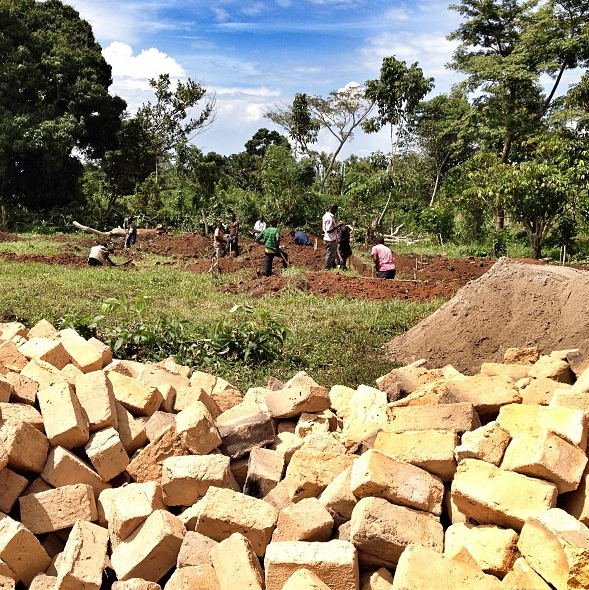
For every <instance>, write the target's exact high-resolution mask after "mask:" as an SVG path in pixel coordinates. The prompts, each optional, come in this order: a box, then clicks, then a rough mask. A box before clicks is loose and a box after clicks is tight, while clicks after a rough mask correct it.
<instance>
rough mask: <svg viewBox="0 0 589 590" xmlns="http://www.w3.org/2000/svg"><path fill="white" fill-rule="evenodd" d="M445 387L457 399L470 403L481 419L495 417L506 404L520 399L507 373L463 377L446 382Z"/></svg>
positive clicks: (517, 401)
mask: <svg viewBox="0 0 589 590" xmlns="http://www.w3.org/2000/svg"><path fill="white" fill-rule="evenodd" d="M446 388H447V389H448V391H449V392H450V393H451V394H452V395H454V396H456V399H458V400H459V401H461V402H468V403H471V404H472V405H473V406H474V408H475V410H476V412H477V414H478V415H479V416H480V417H481V419H483V420H488V419H490V418H495V417H496V416H497V413H498V412H499V409H500V408H501V407H503V406H505V405H507V404H515V403H520V402H521V401H522V398H521V395H520V393H519V390H518V388H517V387H516V386H515V384H514V381H513V379H512V378H511V377H508V376H507V375H496V376H489V375H485V374H479V375H474V376H472V377H464V378H463V379H457V380H454V381H450V382H448V383H447V384H446Z"/></svg>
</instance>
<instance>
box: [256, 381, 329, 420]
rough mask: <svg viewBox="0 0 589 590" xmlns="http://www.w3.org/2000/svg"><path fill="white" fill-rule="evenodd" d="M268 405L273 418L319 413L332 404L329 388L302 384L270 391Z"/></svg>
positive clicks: (267, 397) (267, 396)
mask: <svg viewBox="0 0 589 590" xmlns="http://www.w3.org/2000/svg"><path fill="white" fill-rule="evenodd" d="M266 405H267V406H268V411H269V413H270V415H271V416H272V417H273V418H279V419H280V418H294V417H296V416H300V415H301V414H302V413H304V412H306V413H317V412H323V411H324V410H327V409H328V408H329V406H330V405H331V401H330V399H329V390H328V389H326V388H325V387H321V386H319V385H302V386H299V387H289V388H285V389H280V390H279V391H269V392H268V394H267V395H266Z"/></svg>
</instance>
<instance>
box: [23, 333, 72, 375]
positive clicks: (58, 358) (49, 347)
mask: <svg viewBox="0 0 589 590" xmlns="http://www.w3.org/2000/svg"><path fill="white" fill-rule="evenodd" d="M18 351H19V352H20V353H21V354H23V355H24V356H26V357H27V358H28V359H29V360H31V359H37V360H41V361H45V362H46V363H49V364H50V365H52V366H54V367H55V368H56V369H58V370H61V369H63V368H64V367H65V366H66V365H67V364H68V363H69V362H70V355H69V354H68V352H67V350H66V349H65V348H64V346H63V344H62V343H61V342H57V341H56V340H53V339H52V338H31V339H30V340H27V341H26V342H25V343H24V344H21V346H19V347H18Z"/></svg>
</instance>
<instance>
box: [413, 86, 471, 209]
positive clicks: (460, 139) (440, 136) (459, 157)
mask: <svg viewBox="0 0 589 590" xmlns="http://www.w3.org/2000/svg"><path fill="white" fill-rule="evenodd" d="M470 115H471V108H470V105H469V104H468V101H467V100H466V98H465V97H464V95H463V94H462V93H460V92H453V93H452V94H451V95H450V96H448V95H447V94H439V95H438V96H435V97H434V98H432V99H431V100H429V101H425V102H421V103H420V104H419V106H418V107H417V108H416V109H415V112H414V115H413V119H412V121H411V128H412V130H413V133H414V135H415V138H416V142H417V145H418V147H419V149H420V150H421V152H422V153H423V156H424V158H425V159H426V161H427V162H428V163H429V164H430V166H431V169H432V171H433V182H432V184H433V187H432V190H431V198H430V202H429V205H430V207H431V206H432V205H433V204H434V201H435V199H436V195H437V193H438V189H439V187H440V183H441V181H442V178H443V176H444V175H445V174H446V172H447V171H448V170H449V169H450V168H453V167H454V166H457V165H458V164H460V163H461V162H463V161H464V160H466V158H468V157H469V156H470V155H472V153H473V151H474V137H473V133H472V127H471V126H470Z"/></svg>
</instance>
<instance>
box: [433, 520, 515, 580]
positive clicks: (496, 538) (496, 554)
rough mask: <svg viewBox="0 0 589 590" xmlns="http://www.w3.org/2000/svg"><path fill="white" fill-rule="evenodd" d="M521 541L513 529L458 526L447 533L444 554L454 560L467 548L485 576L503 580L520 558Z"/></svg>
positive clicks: (488, 526) (454, 526) (450, 528)
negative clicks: (459, 552) (518, 546)
mask: <svg viewBox="0 0 589 590" xmlns="http://www.w3.org/2000/svg"><path fill="white" fill-rule="evenodd" d="M517 539H518V535H517V533H516V532H515V531H514V530H511V529H503V528H500V527H497V526H493V525H483V526H473V525H468V524H464V523H458V524H453V525H451V526H449V527H448V529H447V530H446V535H445V541H444V543H445V545H444V553H446V554H448V555H449V556H451V555H453V554H455V553H457V552H458V551H460V550H461V549H462V548H466V549H467V550H468V552H469V553H470V555H471V556H472V557H473V558H474V560H475V561H476V563H477V564H478V566H479V567H480V568H481V569H482V570H483V571H484V572H485V573H487V574H492V575H494V576H497V577H498V578H500V579H502V578H503V577H505V575H506V574H507V572H509V571H510V570H511V568H512V567H513V564H514V562H515V560H516V559H517V557H519V551H518V549H517Z"/></svg>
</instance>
